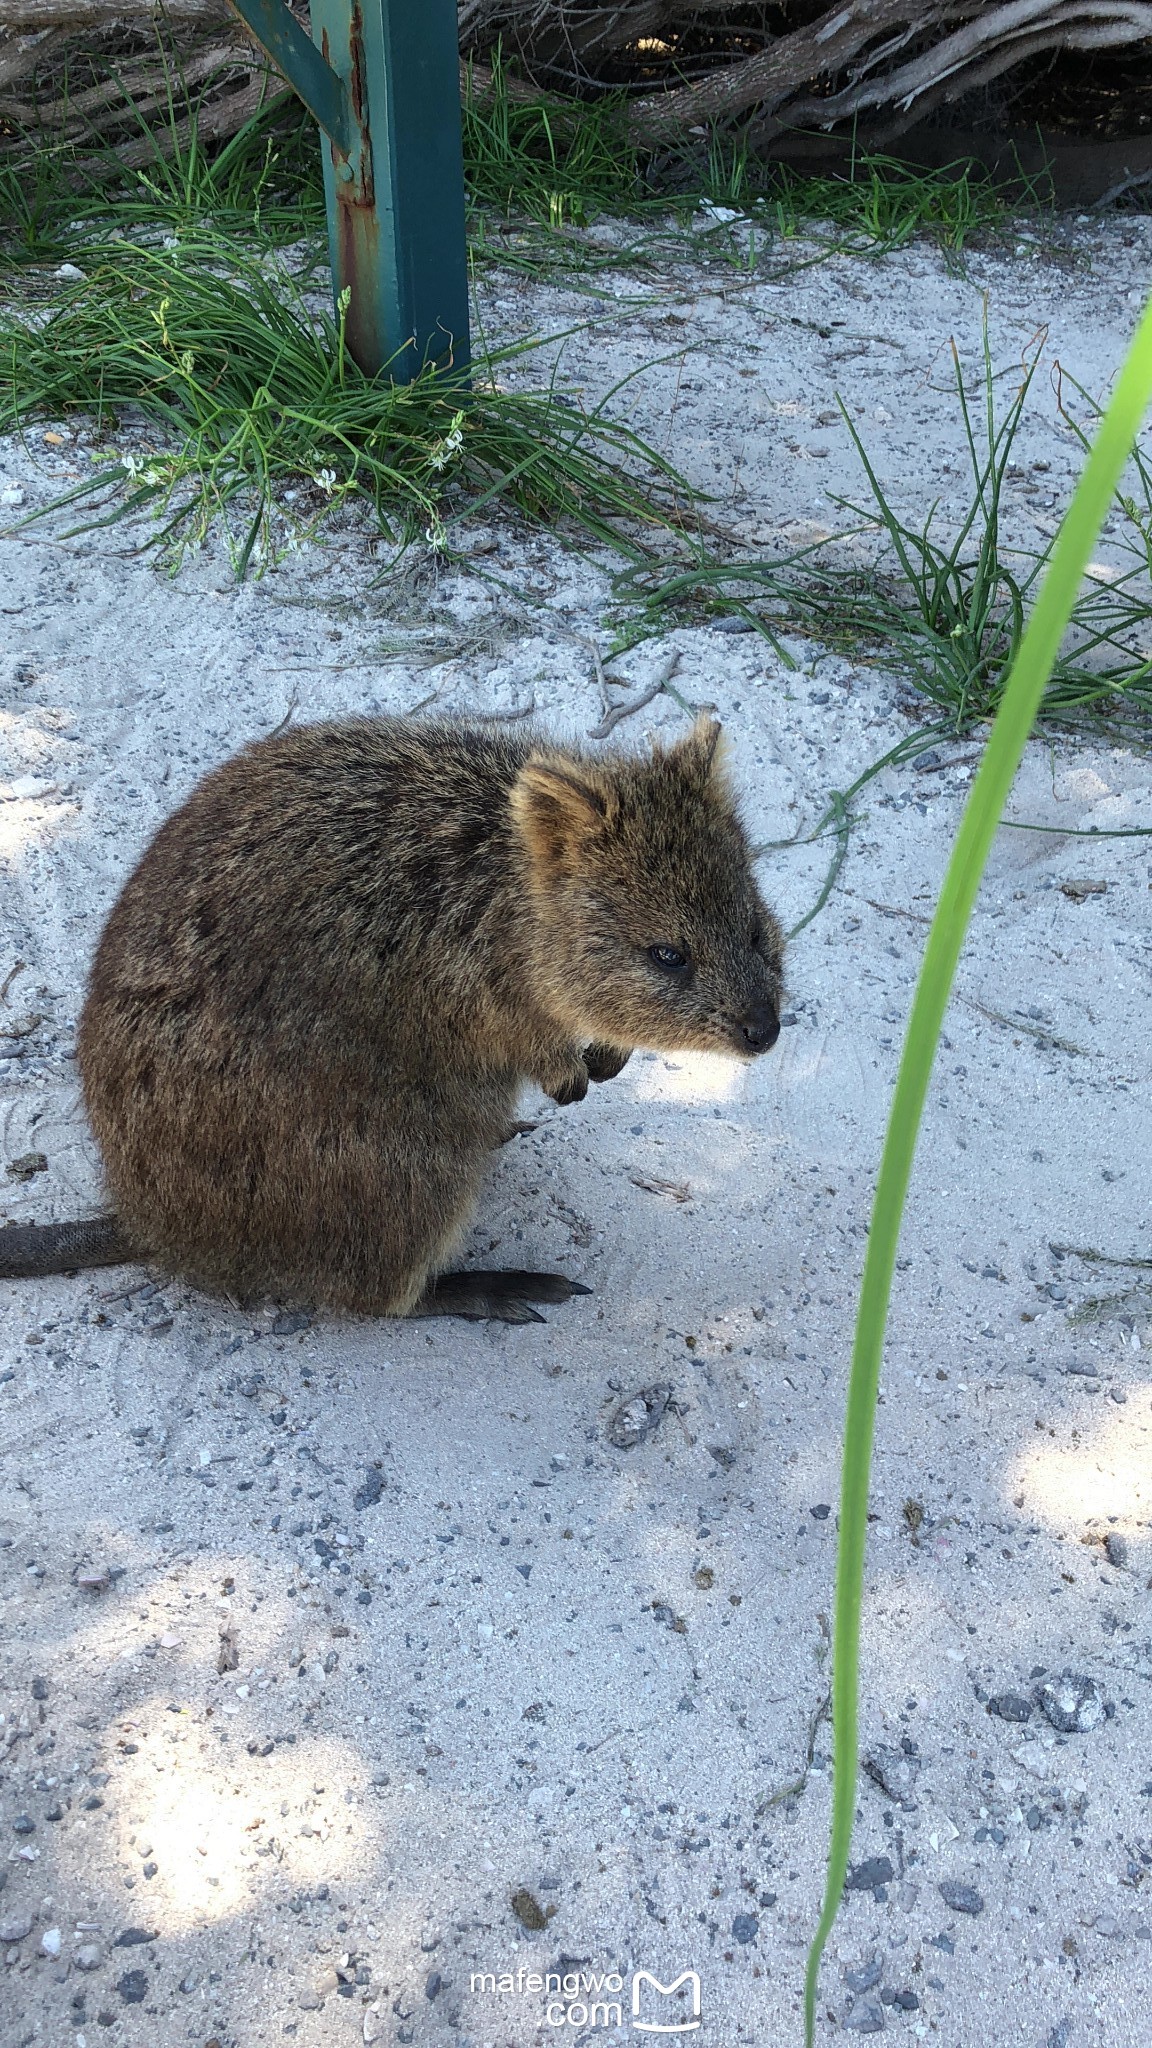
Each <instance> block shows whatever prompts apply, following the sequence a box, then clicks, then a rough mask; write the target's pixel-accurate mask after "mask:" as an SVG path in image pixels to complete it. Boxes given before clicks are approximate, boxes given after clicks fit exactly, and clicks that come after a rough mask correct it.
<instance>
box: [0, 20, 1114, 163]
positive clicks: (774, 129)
mask: <svg viewBox="0 0 1152 2048" xmlns="http://www.w3.org/2000/svg"><path fill="white" fill-rule="evenodd" d="M294 6H295V11H296V12H297V13H298V14H299V16H300V19H301V20H302V21H304V22H306V21H307V5H306V0H294ZM459 14H460V36H461V49H462V51H463V52H464V54H465V57H466V58H468V59H470V60H471V72H470V75H471V81H472V87H471V89H472V90H473V91H474V92H478V93H481V94H482V93H483V92H484V91H485V90H486V89H487V87H488V86H489V84H490V79H491V73H490V71H489V69H488V68H487V65H486V62H485V60H486V59H487V60H488V62H489V63H490V61H491V56H492V52H493V51H494V50H495V49H496V48H497V47H500V48H502V50H503V52H504V55H505V57H506V58H508V59H510V60H511V61H512V62H513V65H514V68H515V71H516V72H517V74H518V76H517V78H516V81H515V83H514V85H513V87H512V90H513V92H514V95H515V96H516V97H518V98H530V97H532V96H534V94H536V93H538V92H540V91H550V92H557V91H561V92H570V93H576V94H582V95H585V96H586V95H588V94H591V93H596V92H602V91H604V90H605V89H607V88H608V87H612V88H615V87H617V86H619V85H621V84H623V85H624V86H625V88H626V90H627V92H628V95H629V97H628V101H627V104H626V107H625V111H624V115H623V118H624V121H625V125H626V127H627V129H628V130H629V132H630V134H631V136H632V139H633V140H634V141H636V142H638V143H640V144H642V145H651V146H653V147H657V148H658V147H660V146H661V145H662V144H665V143H667V142H668V141H669V140H671V139H673V138H675V137H677V136H682V135H684V134H685V133H686V132H687V133H691V132H692V130H693V129H697V128H700V129H707V128H708V127H709V126H710V125H711V124H713V123H720V124H723V123H740V124H742V125H745V126H746V127H747V128H748V129H749V131H750V133H751V134H752V135H753V136H754V137H755V139H756V141H757V142H758V143H760V144H762V145H768V146H771V145H772V144H773V142H774V141H776V140H777V139H778V138H780V137H783V136H786V135H787V134H788V133H790V132H793V131H796V130H798V129H807V130H813V129H817V130H833V131H835V130H837V129H841V130H842V129H843V127H844V125H845V124H852V123H863V124H865V127H867V124H868V123H872V124H873V125H874V126H877V127H879V126H882V127H883V130H884V134H885V137H886V139H887V140H891V139H892V138H894V137H895V136H897V135H899V134H900V133H901V132H902V130H904V129H906V128H908V127H911V126H912V125H913V124H915V123H916V122H919V121H921V120H923V118H924V117H925V116H926V115H928V114H931V113H932V112H933V111H934V110H936V109H937V108H939V107H940V106H941V105H943V104H945V103H947V102H951V101H955V100H957V99H959V98H961V97H962V96H963V95H965V94H967V93H971V92H973V91H974V90H976V89H978V88H980V87H985V86H987V85H988V84H989V83H990V82H991V81H993V80H995V79H997V78H999V77H1001V76H1002V75H1004V74H1005V73H1007V72H1009V71H1011V70H1013V69H1014V68H1015V67H1018V66H1019V65H1021V64H1022V63H1023V62H1024V61H1025V60H1027V59H1034V58H1036V57H1038V56H1042V55H1045V54H1047V53H1055V52H1059V51H1068V50H1076V51H1084V52H1091V51H1099V50H1107V49H1115V48H1119V47H1121V46H1124V45H1136V44H1138V43H1141V42H1143V43H1147V44H1149V45H1152V4H1147V0H843V4H841V5H838V6H831V7H829V6H823V5H820V4H819V0H774V4H769V0H751V4H747V0H746V4H744V5H739V4H736V0H617V4H615V5H609V6H596V5H579V4H576V0H460V6H459ZM173 64H175V65H176V67H177V69H178V71H179V74H180V76H181V77H182V78H183V80H184V81H185V82H186V83H187V84H188V85H189V86H191V87H192V88H193V89H194V91H195V94H196V97H197V100H198V104H199V113H198V125H199V129H200V132H201V134H205V135H214V136H218V137H222V136H226V135H228V134H232V133H235V131H236V129H237V128H238V127H239V126H240V125H241V123H242V122H243V121H244V120H246V119H247V118H248V116H249V115H250V114H252V113H253V112H254V111H255V110H256V109H257V108H258V107H259V106H260V105H262V104H263V103H264V102H265V101H266V100H267V99H268V98H269V97H270V96H272V95H274V94H276V93H278V92H280V91H282V90H283V81H282V80H280V79H279V77H278V76H277V74H276V73H274V72H273V71H271V70H270V68H269V66H268V65H267V63H266V61H265V59H264V57H263V55H262V53H261V52H259V51H258V50H257V49H256V48H255V47H254V45H253V44H252V42H251V41H250V39H249V38H248V35H247V32H246V30H245V29H244V28H243V27H242V25H241V23H240V22H239V19H238V18H237V17H236V16H235V15H234V14H233V13H232V12H231V10H230V8H229V7H228V5H227V0H164V4H163V6H160V5H148V4H141V0H0V124H8V125H9V126H11V127H14V128H16V129H18V130H27V129H29V128H33V127H38V128H39V129H40V132H41V134H43V133H44V132H45V131H49V132H54V133H58V134H60V135H62V136H65V137H72V138H75V137H77V136H80V135H82V134H89V135H98V134H101V133H111V132H112V131H114V130H115V129H116V128H117V126H119V129H120V131H121V133H122V134H123V133H124V132H125V131H126V130H127V132H128V140H127V141H125V142H122V144H121V147H120V153H121V155H122V156H123V157H125V159H126V160H127V161H132V160H133V157H134V155H136V156H140V155H142V154H146V153H147V150H148V147H149V145H148V143H147V140H146V139H141V137H140V134H139V131H140V128H141V125H142V124H145V125H146V123H147V120H148V117H149V115H150V114H152V113H155V112H156V111H157V110H158V109H160V108H162V107H163V108H166V107H167V96H168V74H169V72H170V71H171V69H172V66H173ZM506 75H507V74H506ZM65 79H66V80H67V87H66V89H65ZM132 122H134V123H135V125H136V129H137V139H136V140H135V141H133V140H132V138H131V132H130V131H131V123H132Z"/></svg>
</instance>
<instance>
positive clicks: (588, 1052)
mask: <svg viewBox="0 0 1152 2048" xmlns="http://www.w3.org/2000/svg"><path fill="white" fill-rule="evenodd" d="M631 1057H632V1048H631V1046H621V1045H602V1044H600V1045H589V1046H587V1047H586V1048H585V1052H584V1065H585V1066H586V1067H587V1069H588V1079H589V1080H590V1081H614V1080H615V1079H616V1076H617V1074H620V1073H623V1071H624V1068H625V1067H626V1066H627V1065H628V1062H629V1060H630V1059H631Z"/></svg>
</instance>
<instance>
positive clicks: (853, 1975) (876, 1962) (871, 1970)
mask: <svg viewBox="0 0 1152 2048" xmlns="http://www.w3.org/2000/svg"><path fill="white" fill-rule="evenodd" d="M883 1968H884V1966H883V1964H882V1963H881V1961H880V1958H879V1956H873V1957H872V1959H871V1961H870V1962H867V1963H861V1965H860V1968H859V1969H858V1970H845V1972H844V1982H845V1984H846V1985H847V1987H848V1989H849V1991H871V1990H872V1988H873V1986H874V1985H876V1984H878V1983H879V1982H880V1977H881V1973H882V1971H883Z"/></svg>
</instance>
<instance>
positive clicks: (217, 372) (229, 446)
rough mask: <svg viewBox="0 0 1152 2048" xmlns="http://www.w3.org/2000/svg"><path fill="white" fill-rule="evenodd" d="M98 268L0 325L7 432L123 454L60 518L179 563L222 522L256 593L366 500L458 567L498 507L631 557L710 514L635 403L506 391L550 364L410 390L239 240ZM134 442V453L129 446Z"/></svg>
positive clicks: (104, 261) (1, 397)
mask: <svg viewBox="0 0 1152 2048" xmlns="http://www.w3.org/2000/svg"><path fill="white" fill-rule="evenodd" d="M86 261H87V262H88V264H89V269H88V274H87V275H86V276H85V277H84V278H83V279H82V280H81V281H80V282H79V283H77V284H75V285H73V286H71V287H69V288H68V289H67V290H65V291H64V292H63V293H62V295H61V296H60V297H59V298H58V299H57V300H55V301H54V302H53V305H52V308H51V311H50V314H49V315H48V317H45V316H44V313H43V311H42V310H41V309H34V310H32V311H31V312H25V313H11V312H10V313H8V314H6V315H3V316H0V429H8V430H11V429H18V428H23V427H25V426H26V425H27V424H28V423H29V421H30V420H32V419H34V418H38V417H39V418H49V419H54V420H58V419H60V418H62V417H63V416H65V415H67V414H69V413H73V412H81V413H84V414H86V415H88V416H89V417H90V419H91V420H92V422H93V423H94V426H95V430H96V432H97V434H98V435H101V436H103V437H104V439H105V441H106V443H107V446H106V448H105V449H103V450H97V451H96V453H97V455H98V457H99V460H98V461H97V462H96V463H95V464H94V466H93V467H94V474H93V476H92V478H90V479H86V480H85V481H83V482H82V483H80V484H79V485H78V486H76V488H75V489H74V490H73V491H71V492H70V493H69V494H68V495H67V497H66V498H65V499H57V500H55V501H54V504H55V505H57V506H58V505H60V504H61V503H65V502H69V500H71V501H75V502H76V503H78V504H84V505H86V506H88V507H89V508H91V507H92V504H93V500H94V497H96V496H98V495H100V494H101V493H104V494H105V495H110V496H111V498H112V501H113V502H112V504H111V509H110V510H108V511H107V512H106V513H105V515H104V523H107V522H109V521H111V520H113V519H118V518H123V517H125V516H126V515H128V514H130V513H133V512H142V511H145V510H148V511H149V512H151V513H152V514H154V515H155V516H156V519H157V525H156V529H155V538H156V541H157V543H158V544H159V545H160V546H161V547H162V548H163V549H164V550H165V551H166V552H167V554H168V556H169V557H170V559H171V560H173V561H178V560H179V558H180V555H181V553H182V551H183V550H184V549H185V548H186V547H187V546H188V545H189V544H195V543H197V542H199V541H201V540H203V538H204V536H205V535H206V533H207V532H208V530H209V528H210V527H211V526H212V524H213V523H214V522H215V521H217V520H220V521H222V522H223V526H224V529H225V532H226V533H227V535H228V541H229V546H230V548H231V551H232V556H233V560H234V563H235V566H236V569H237V573H238V574H240V575H243V574H244V573H245V571H246V570H247V569H248V567H249V566H250V565H252V564H265V563H268V562H271V561H274V560H275V559H276V558H277V557H278V555H279V554H280V553H282V552H283V550H284V549H285V547H286V546H288V545H290V544H291V542H292V541H293V540H296V541H298V540H299V539H300V538H301V537H302V536H303V535H305V534H309V533H311V532H313V531H314V530H315V529H316V527H317V525H318V524H319V522H320V521H321V519H322V518H323V517H324V516H325V515H326V514H327V512H328V511H329V510H330V509H331V507H332V506H334V505H338V504H340V503H342V502H344V501H347V500H352V499H360V500H362V501H365V502H366V503H367V504H368V505H369V506H370V507H371V508H372V510H373V512H374V514H375V517H376V519H377V521H378V523H379V526H380V528H381V530H382V531H383V533H384V534H385V535H386V536H388V537H389V539H390V540H391V541H393V542H394V543H395V544H396V545H397V546H398V547H400V546H403V545H405V544H406V543H407V542H408V541H410V540H412V539H413V538H415V537H417V536H418V535H420V534H421V533H423V534H424V535H425V536H426V538H427V539H428V540H429V541H430V542H431V544H432V545H433V546H434V547H437V548H446V547H447V546H448V545H449V539H450V532H451V529H452V527H453V525H454V524H455V523H456V522H457V521H458V520H459V519H460V518H461V517H463V516H466V515H471V514H475V513H476V512H477V511H478V510H479V509H480V508H481V507H483V506H484V505H485V504H487V503H488V502H489V501H490V500H491V499H493V498H497V497H498V498H500V499H501V500H502V502H503V503H505V504H506V505H509V506H511V507H513V508H514V509H515V510H516V511H518V512H519V513H521V514H522V515H523V516H525V517H526V518H528V519H529V520H532V521H534V522H537V523H541V524H547V525H556V524H558V525H559V526H560V527H561V528H562V529H563V528H566V529H567V530H569V531H570V532H576V533H580V534H583V535H584V536H586V537H590V538H593V539H595V540H598V541H602V542H608V543H610V544H611V545H613V546H614V547H616V548H617V549H619V548H624V549H625V551H628V550H630V549H632V548H633V546H634V543H633V533H634V530H635V529H636V528H637V527H640V526H651V524H652V522H653V521H663V522H664V523H665V524H674V523H675V522H676V520H677V518H678V517H679V512H680V507H681V506H683V505H687V503H688V502H690V498H691V493H690V492H689V491H688V488H687V486H685V485H682V484H681V482H680V479H679V478H678V477H677V475H676V472H675V471H674V470H673V469H672V467H671V466H670V465H669V464H668V463H667V462H665V461H664V460H663V459H662V458H661V457H660V456H658V455H656V454H655V453H654V451H652V450H651V449H649V448H647V447H646V446H645V445H644V443H643V442H642V441H640V440H639V438H638V437H637V436H636V435H635V434H633V433H632V432H631V431H630V429H629V428H628V427H626V426H624V425H622V424H621V423H620V422H619V421H618V420H615V419H613V418H612V416H611V413H610V410H609V409H608V408H610V407H611V405H612V402H613V400H614V399H615V397H616V392H615V391H612V392H609V393H608V394H606V396H605V398H604V400H603V401H602V404H601V405H600V406H598V407H597V408H596V409H595V410H593V411H591V412H588V413H585V412H584V411H582V410H581V409H580V408H579V406H578V405H576V404H575V403H574V402H573V401H572V400H571V399H570V398H569V397H568V396H567V395H566V394H565V393H564V392H563V391H562V390H560V389H559V388H558V387H557V386H556V385H555V383H551V384H546V385H545V387H544V388H543V389H541V390H539V391H529V392H524V391H515V392H509V391H505V390H503V389H501V388H500V378H501V375H502V373H503V372H504V371H505V370H506V368H507V366H508V365H509V364H510V363H511V362H512V361H513V360H514V359H517V358H523V356H524V355H525V354H526V353H528V352H530V350H531V348H532V347H533V346H536V344H533V343H527V344H521V345H519V346H518V347H512V348H509V349H505V350H500V351H496V352H495V353H493V354H492V355H491V356H489V357H488V358H486V359H483V358H482V359H481V360H480V361H479V362H478V363H477V364H476V365H474V371H473V388H472V390H471V391H469V390H468V389H467V388H465V387H464V386H462V384H461V382H460V380H459V379H453V378H452V377H451V376H448V375H444V374H439V375H437V374H436V373H434V372H431V371H430V372H428V373H426V374H425V375H424V376H422V377H420V378H419V379H418V380H417V381H416V382H415V383H413V384H410V385H407V386H397V385H393V384H392V383H391V382H390V381H389V380H388V378H387V375H386V374H384V373H382V374H381V376H379V377H378V378H374V379H373V378H369V377H366V376H364V375H363V374H362V372H361V371H359V370H358V369H357V368H356V366H355V364H354V363H353V362H352V361H351V360H350V358H349V357H348V356H347V354H346V351H345V347H344V335H343V319H342V318H341V319H340V321H339V324H338V325H337V324H336V323H334V322H333V320H332V319H331V317H330V316H329V314H328V313H327V312H326V311H324V310H322V311H320V312H314V311H313V310H312V309H311V308H310V306H309V305H308V303H307V302H306V300H305V298H304V296H303V294H302V292H301V289H300V286H299V285H298V283H297V282H296V280H295V279H294V278H293V276H292V275H291V273H290V272H289V271H288V270H287V269H286V268H285V267H284V266H283V265H282V264H278V263H276V262H275V261H274V260H272V261H269V259H268V258H267V257H264V258H261V257H260V256H259V255H256V256H252V255H249V254H246V253H244V252H243V251H242V250H241V248H240V247H239V246H238V245H237V244H235V243H234V242H232V241H231V240H230V239H225V238H222V237H220V236H212V237H209V236H202V237H201V238H200V239H198V240H188V241H186V242H183V243H181V244H179V246H177V247H175V248H172V249H164V248H161V249H149V248H139V247H136V246H134V245H133V244H131V243H128V242H124V243H119V244H111V245H109V246H107V247H105V248H103V249H101V250H94V251H91V252H90V253H89V255H88V256H87V258H86ZM555 339H556V337H554V336H553V337H550V340H552V341H555ZM141 429H144V430H146V433H147V435H148V437H149V443H150V445H149V444H141V442H140V430H141ZM126 431H128V432H129V438H130V439H131V440H132V443H133V446H132V448H131V450H130V451H129V452H128V453H124V452H123V451H122V450H121V449H119V448H117V446H116V443H117V441H118V440H122V439H123V438H124V434H125V432H126ZM286 489H292V490H294V491H295V492H296V493H297V497H296V500H295V501H293V500H291V499H288V498H286V497H285V490H286ZM95 516H96V515H95V513H94V512H92V511H91V509H90V510H89V519H88V523H91V521H92V519H93V518H95Z"/></svg>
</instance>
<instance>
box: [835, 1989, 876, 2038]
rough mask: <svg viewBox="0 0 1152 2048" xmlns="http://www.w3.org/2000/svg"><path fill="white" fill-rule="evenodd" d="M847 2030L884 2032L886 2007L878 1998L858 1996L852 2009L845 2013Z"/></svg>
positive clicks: (849, 2031) (856, 2032) (869, 2032)
mask: <svg viewBox="0 0 1152 2048" xmlns="http://www.w3.org/2000/svg"><path fill="white" fill-rule="evenodd" d="M844 2027H845V2031H846V2032H847V2033H849V2034H882V2033H883V2032H884V2007H883V2006H882V2005H881V2003H880V2000H879V1999H878V1998H857V1999H855V2000H854V2001H853V2003H852V2007H851V2010H850V2011H848V2012H846V2013H845V2015H844Z"/></svg>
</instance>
